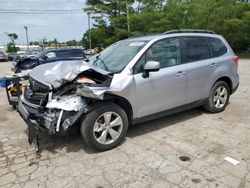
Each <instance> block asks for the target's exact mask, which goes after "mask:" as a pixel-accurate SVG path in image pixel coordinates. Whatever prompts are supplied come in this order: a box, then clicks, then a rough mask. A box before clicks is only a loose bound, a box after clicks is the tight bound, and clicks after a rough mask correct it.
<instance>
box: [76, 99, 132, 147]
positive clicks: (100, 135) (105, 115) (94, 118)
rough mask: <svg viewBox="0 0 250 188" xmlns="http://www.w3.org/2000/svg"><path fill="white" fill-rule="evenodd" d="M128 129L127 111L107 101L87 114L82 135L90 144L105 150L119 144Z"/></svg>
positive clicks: (82, 126)
mask: <svg viewBox="0 0 250 188" xmlns="http://www.w3.org/2000/svg"><path fill="white" fill-rule="evenodd" d="M127 129H128V118H127V115H126V113H125V111H124V110H123V109H122V108H121V107H119V106H117V105H115V104H113V103H106V104H104V105H102V106H101V107H99V108H96V109H95V110H93V111H91V112H89V113H88V114H87V115H86V117H85V118H84V120H83V121H82V124H81V135H82V138H83V140H84V141H85V143H86V144H87V145H88V146H90V147H91V148H93V149H95V150H100V151H105V150H109V149H112V148H114V147H116V146H118V145H119V144H120V143H121V141H122V140H123V138H124V137H125V135H126V133H127Z"/></svg>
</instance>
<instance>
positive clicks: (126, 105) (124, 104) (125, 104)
mask: <svg viewBox="0 0 250 188" xmlns="http://www.w3.org/2000/svg"><path fill="white" fill-rule="evenodd" d="M103 101H107V102H112V103H114V104H116V105H118V106H120V107H121V108H122V109H123V110H124V111H125V113H126V114H127V117H128V121H129V124H131V122H132V120H133V109H132V105H131V104H130V102H129V101H128V100H127V99H125V98H123V97H120V96H117V95H113V94H105V95H104V98H103Z"/></svg>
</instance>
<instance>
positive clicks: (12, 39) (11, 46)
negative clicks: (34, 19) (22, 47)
mask: <svg viewBox="0 0 250 188" xmlns="http://www.w3.org/2000/svg"><path fill="white" fill-rule="evenodd" d="M6 35H7V36H8V37H9V39H10V43H8V44H7V50H6V51H7V52H8V53H9V52H17V51H18V50H19V48H18V47H16V45H15V40H17V39H18V35H17V34H16V33H6Z"/></svg>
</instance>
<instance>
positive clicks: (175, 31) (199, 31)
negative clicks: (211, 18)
mask: <svg viewBox="0 0 250 188" xmlns="http://www.w3.org/2000/svg"><path fill="white" fill-rule="evenodd" d="M174 33H210V34H216V33H215V32H214V31H211V30H204V29H174V30H169V31H166V32H164V33H163V34H174Z"/></svg>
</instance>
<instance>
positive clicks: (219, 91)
mask: <svg viewBox="0 0 250 188" xmlns="http://www.w3.org/2000/svg"><path fill="white" fill-rule="evenodd" d="M229 91H230V89H229V86H228V84H227V83H226V82H224V81H218V82H216V83H215V84H214V85H213V87H212V89H211V91H210V94H209V98H208V100H207V102H206V104H205V105H204V107H205V109H206V110H208V111H209V112H212V113H218V112H222V111H224V110H225V108H226V106H227V105H228V101H229V98H230V92H229Z"/></svg>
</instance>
